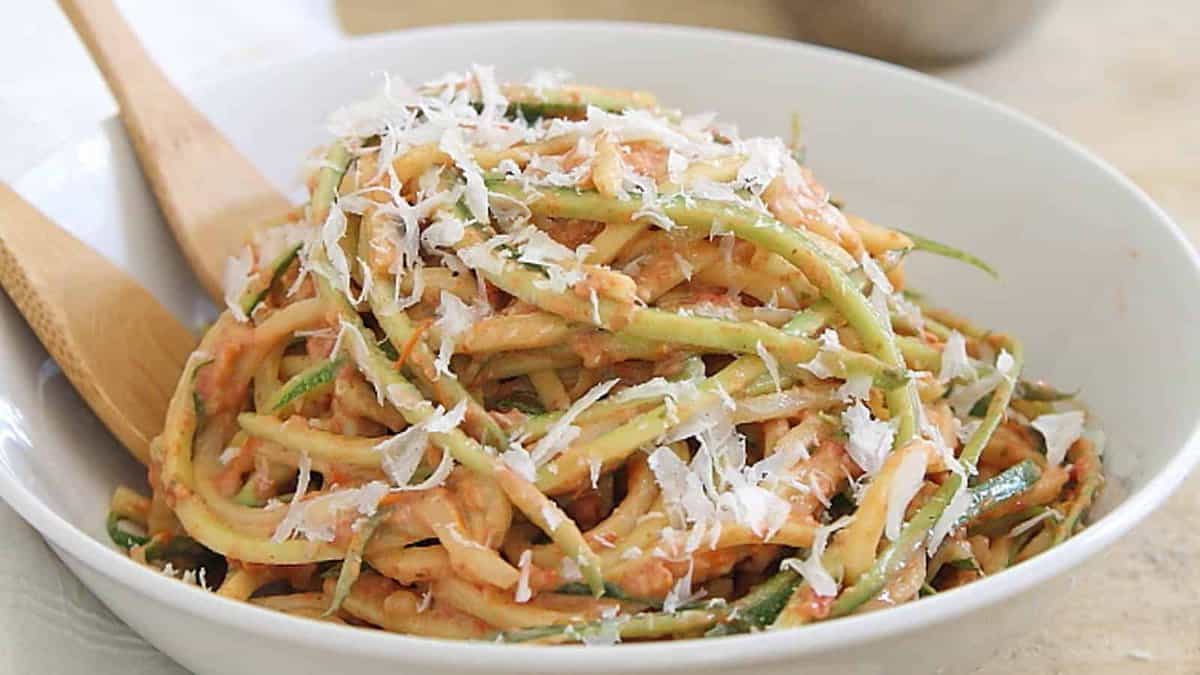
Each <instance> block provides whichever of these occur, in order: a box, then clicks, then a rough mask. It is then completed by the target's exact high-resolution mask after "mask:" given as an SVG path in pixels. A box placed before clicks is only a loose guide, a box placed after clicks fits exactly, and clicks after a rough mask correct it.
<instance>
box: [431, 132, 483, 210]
mask: <svg viewBox="0 0 1200 675" xmlns="http://www.w3.org/2000/svg"><path fill="white" fill-rule="evenodd" d="M438 149H439V150H441V151H442V152H444V153H446V154H447V155H449V156H450V159H452V160H454V165H455V166H457V167H458V169H459V171H462V174H463V177H464V178H465V179H466V181H467V193H466V200H467V209H468V210H469V211H470V212H471V216H472V217H474V218H475V220H477V221H479V222H480V223H483V224H485V225H486V224H487V223H488V192H487V187H485V186H484V184H483V171H482V170H481V169H480V168H479V165H478V164H477V163H476V162H475V158H474V157H472V156H471V153H470V152H469V151H468V150H467V148H466V146H465V145H464V143H463V138H462V133H461V132H460V131H459V129H458V127H454V128H451V129H447V130H446V133H445V134H444V135H443V136H442V140H441V142H440V143H439V144H438Z"/></svg>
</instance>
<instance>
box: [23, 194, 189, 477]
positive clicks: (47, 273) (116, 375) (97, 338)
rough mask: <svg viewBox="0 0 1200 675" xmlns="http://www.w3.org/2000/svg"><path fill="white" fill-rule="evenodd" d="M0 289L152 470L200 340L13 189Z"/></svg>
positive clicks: (90, 401)
mask: <svg viewBox="0 0 1200 675" xmlns="http://www.w3.org/2000/svg"><path fill="white" fill-rule="evenodd" d="M0 285H3V286H4V290H5V291H6V292H7V293H8V295H9V297H10V298H12V300H13V302H14V303H15V304H16V305H17V308H18V309H19V310H21V314H22V315H24V317H25V320H26V321H28V322H29V325H30V326H31V327H32V328H33V332H34V333H36V334H37V336H38V339H39V340H41V342H42V345H44V346H45V347H46V351H48V352H49V353H50V356H51V357H53V358H54V360H55V361H56V362H58V365H59V367H60V368H62V370H63V372H64V373H66V375H67V378H68V379H69V380H70V381H71V384H72V385H74V386H75V389H76V391H78V392H79V393H80V395H81V396H83V398H84V400H85V401H87V404H88V406H90V407H91V409H92V411H93V412H95V413H96V415H97V416H98V417H99V418H100V420H101V421H103V422H104V424H105V426H107V427H108V429H109V431H111V432H112V433H113V435H115V436H116V437H117V439H118V440H120V441H121V443H122V444H124V445H125V447H126V448H127V449H128V450H129V451H130V453H132V454H133V455H134V456H135V457H137V458H138V459H139V460H140V461H141V462H142V463H143V464H145V463H146V462H147V461H148V458H149V456H150V440H151V439H152V438H154V436H156V435H158V433H159V432H160V431H162V425H163V418H164V416H165V415H166V410H167V401H168V400H169V399H170V397H171V392H173V391H174V390H175V383H176V381H177V380H178V379H179V373H180V371H181V370H182V369H183V363H184V361H185V360H187V356H188V354H189V353H190V352H191V350H192V348H193V347H194V346H195V343H196V338H195V336H193V335H192V334H191V333H190V332H189V331H188V330H187V329H186V328H184V327H183V325H182V324H180V323H179V322H178V321H176V320H175V317H173V316H171V314H170V313H169V312H168V311H167V310H166V309H165V308H163V306H162V305H160V304H159V303H158V301H157V300H155V299H154V297H153V296H152V295H150V293H149V292H147V291H146V289H144V288H142V287H141V286H140V285H139V284H138V283H137V282H136V281H134V280H133V279H131V278H130V277H129V276H128V275H127V274H125V273H124V272H122V271H121V270H119V269H117V267H115V266H114V265H113V264H112V263H110V262H109V261H108V260H106V259H105V258H104V257H103V256H101V255H100V254H99V253H96V252H95V251H93V250H92V249H90V248H88V247H87V246H86V245H85V244H84V243H83V242H81V241H79V240H78V239H76V238H75V237H73V236H71V235H70V234H68V233H67V232H66V231H65V230H63V229H62V228H60V227H59V226H58V225H56V224H55V223H54V222H52V221H51V220H50V219H49V218H47V217H46V216H44V215H42V213H41V212H39V211H38V210H37V209H36V208H34V207H33V206H32V205H30V204H29V203H28V202H26V201H25V200H24V199H22V198H21V196H20V195H18V194H17V193H16V192H14V191H13V190H12V189H11V188H9V187H8V186H6V185H3V184H0Z"/></svg>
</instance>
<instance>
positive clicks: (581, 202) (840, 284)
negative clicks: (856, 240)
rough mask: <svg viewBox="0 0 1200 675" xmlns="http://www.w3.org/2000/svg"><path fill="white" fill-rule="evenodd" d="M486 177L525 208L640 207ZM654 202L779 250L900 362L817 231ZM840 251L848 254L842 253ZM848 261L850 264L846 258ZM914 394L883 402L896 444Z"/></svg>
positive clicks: (570, 213) (726, 210)
mask: <svg viewBox="0 0 1200 675" xmlns="http://www.w3.org/2000/svg"><path fill="white" fill-rule="evenodd" d="M485 182H486V184H487V187H488V189H489V190H491V191H493V192H497V193H501V194H504V195H506V196H508V197H511V198H513V199H518V200H521V201H523V202H526V206H527V207H528V208H529V209H530V210H531V211H533V212H534V213H535V214H537V215H541V216H549V217H558V218H587V219H590V220H599V221H602V222H626V223H627V222H634V221H635V220H637V216H636V214H637V212H638V211H639V210H641V209H642V208H644V207H645V204H644V203H642V202H641V201H638V200H632V199H627V200H619V199H615V198H609V197H605V196H603V195H601V194H599V193H598V192H595V191H584V190H571V189H564V188H530V189H529V191H526V190H525V188H523V187H522V186H520V185H518V184H516V183H510V182H508V181H506V180H505V179H504V178H498V177H495V176H489V177H487V178H486V179H485ZM656 206H657V207H658V208H659V210H660V211H661V212H662V213H664V214H665V215H666V216H667V217H668V218H670V219H671V220H672V221H674V222H675V223H676V224H677V225H681V226H684V227H687V228H690V229H694V230H699V231H701V232H705V233H711V232H714V231H721V230H724V231H729V232H731V233H733V234H734V236H736V237H738V238H739V239H743V240H745V241H749V242H751V243H753V244H756V245H758V246H761V247H762V248H764V249H766V250H768V251H771V252H773V253H776V254H778V255H779V256H781V257H783V259H784V260H787V261H788V262H790V263H792V264H793V265H795V266H796V267H797V268H799V269H800V271H801V272H802V273H803V274H804V276H805V277H806V278H808V281H809V282H810V283H811V284H813V285H814V286H816V287H817V289H819V290H820V291H821V295H822V296H824V297H825V298H826V299H827V300H829V302H830V303H831V304H832V305H833V306H834V307H835V308H836V309H837V310H838V311H839V312H840V313H841V314H842V316H844V317H845V319H846V321H847V322H848V323H849V324H850V326H851V327H852V328H854V330H855V331H857V333H858V335H859V338H860V339H861V340H862V342H863V345H864V346H865V347H866V351H867V352H868V353H869V354H872V355H874V356H875V357H877V358H878V359H879V360H880V361H882V362H883V363H884V364H885V365H886V366H888V367H891V368H895V369H898V370H902V369H903V368H904V367H905V364H904V358H903V356H902V354H901V353H900V350H899V349H898V348H897V346H896V342H895V340H894V339H893V335H892V331H891V329H890V327H889V326H888V325H886V323H885V322H886V321H887V317H880V316H877V315H876V313H875V310H874V309H873V308H872V307H871V305H870V303H869V302H868V301H867V298H866V297H865V296H864V295H863V294H862V292H861V291H860V290H859V287H858V285H856V284H855V283H854V282H853V281H852V280H851V279H850V278H849V277H848V276H847V275H846V274H845V272H843V271H842V270H843V268H844V266H842V265H839V264H838V262H837V260H839V257H838V254H836V253H833V252H832V251H831V247H830V246H828V245H825V244H824V243H823V242H819V241H818V239H819V237H813V236H811V235H809V234H808V233H807V232H805V231H804V230H800V229H797V228H792V227H788V226H786V225H784V224H782V223H780V222H779V221H777V220H774V219H773V218H770V217H769V216H766V215H764V214H760V213H756V212H754V211H751V210H749V209H746V208H743V207H740V206H737V205H732V204H727V203H723V202H717V201H712V200H706V199H694V198H685V197H683V196H678V197H673V198H669V199H666V200H664V201H663V202H662V203H660V204H657V205H656ZM837 250H838V251H839V252H840V249H837ZM840 255H842V256H846V257H849V256H848V255H847V254H845V253H844V252H840ZM851 264H852V266H853V265H854V264H855V263H853V261H851ZM847 269H848V268H847ZM631 332H632V331H631ZM648 337H653V336H648ZM814 353H815V352H814ZM915 400H916V392H915V387H913V386H911V385H910V386H906V387H902V388H894V389H892V390H890V391H889V392H888V395H887V401H888V408H889V409H890V410H891V411H892V413H893V417H895V418H896V419H897V420H899V427H898V429H897V432H896V440H895V443H896V447H899V446H900V445H903V444H904V443H906V442H908V440H909V439H910V438H912V436H913V434H914V432H915V431H916V418H915V413H914V410H915V409H914V401H915Z"/></svg>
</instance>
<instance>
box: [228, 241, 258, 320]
mask: <svg viewBox="0 0 1200 675" xmlns="http://www.w3.org/2000/svg"><path fill="white" fill-rule="evenodd" d="M253 266H254V253H253V251H251V250H250V247H249V246H247V247H245V248H243V249H242V250H241V252H240V253H238V255H236V256H230V257H229V258H228V259H227V260H226V261H225V271H224V274H223V276H222V278H221V281H222V283H221V286H222V288H224V290H225V306H226V307H227V308H228V309H229V313H230V314H233V318H235V319H237V320H238V322H240V323H245V322H247V321H249V320H250V317H248V316H246V313H245V312H244V311H242V305H241V298H242V293H244V292H245V291H246V285H247V284H249V283H250V269H251V268H252V267H253Z"/></svg>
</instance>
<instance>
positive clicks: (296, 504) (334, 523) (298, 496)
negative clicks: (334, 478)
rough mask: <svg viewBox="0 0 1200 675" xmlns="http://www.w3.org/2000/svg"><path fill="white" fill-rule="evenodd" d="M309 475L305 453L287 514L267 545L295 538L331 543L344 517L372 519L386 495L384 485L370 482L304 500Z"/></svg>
mask: <svg viewBox="0 0 1200 675" xmlns="http://www.w3.org/2000/svg"><path fill="white" fill-rule="evenodd" d="M311 471H312V460H311V459H309V457H308V454H307V453H302V454H301V456H300V472H299V475H298V476H297V478H296V491H295V493H294V494H293V495H292V501H291V503H290V504H288V510H287V513H286V514H285V515H284V517H283V519H282V520H281V521H279V525H278V526H277V527H276V528H275V532H274V534H272V535H271V541H274V542H276V543H278V542H282V541H286V540H287V539H290V538H291V537H292V536H293V535H295V534H299V535H301V536H302V537H304V538H305V539H308V540H309V541H324V542H330V541H333V539H334V536H335V533H336V530H337V529H338V527H339V525H341V524H342V523H343V522H344V519H345V518H346V516H348V515H354V514H358V515H360V516H364V517H369V516H371V515H373V514H374V513H375V510H376V509H377V508H378V506H379V500H381V499H383V496H384V495H385V494H387V492H388V488H387V485H386V484H384V483H383V482H381V481H372V482H370V483H367V484H366V485H363V486H361V487H357V488H348V489H345V490H334V491H332V492H328V493H325V494H323V495H319V496H317V497H313V498H311V499H306V498H305V496H306V492H307V490H308V483H309V480H310V479H309V476H310V475H311Z"/></svg>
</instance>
